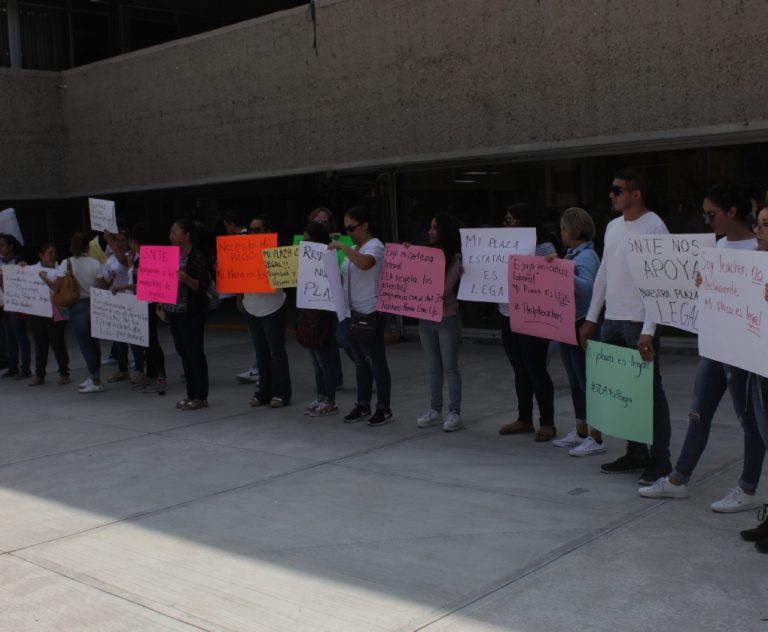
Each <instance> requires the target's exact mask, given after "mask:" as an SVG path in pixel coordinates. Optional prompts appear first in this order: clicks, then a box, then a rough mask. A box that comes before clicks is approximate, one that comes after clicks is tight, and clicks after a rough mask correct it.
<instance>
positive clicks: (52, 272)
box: [29, 261, 61, 282]
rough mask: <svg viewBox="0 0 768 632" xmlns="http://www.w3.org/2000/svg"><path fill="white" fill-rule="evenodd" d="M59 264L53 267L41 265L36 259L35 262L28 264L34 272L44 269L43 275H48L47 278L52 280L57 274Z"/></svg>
mask: <svg viewBox="0 0 768 632" xmlns="http://www.w3.org/2000/svg"><path fill="white" fill-rule="evenodd" d="M60 268H61V266H60V265H59V264H58V263H57V264H56V267H55V268H46V267H44V266H43V262H42V261H38V262H37V263H35V264H33V265H31V266H29V269H30V270H34V271H35V272H40V271H41V270H44V271H45V276H47V277H48V280H49V281H51V282H53V281H55V280H56V277H58V276H59V269H60Z"/></svg>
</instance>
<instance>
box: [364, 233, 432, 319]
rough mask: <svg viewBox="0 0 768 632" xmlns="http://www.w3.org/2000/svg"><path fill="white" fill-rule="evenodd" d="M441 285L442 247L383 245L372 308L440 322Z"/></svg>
mask: <svg viewBox="0 0 768 632" xmlns="http://www.w3.org/2000/svg"><path fill="white" fill-rule="evenodd" d="M444 285H445V255H444V254H443V251H442V250H440V249H439V248H426V247H424V246H401V245H400V244H385V250H384V261H383V263H382V266H381V278H380V280H379V296H378V300H377V303H376V310H377V311H380V312H387V313H389V314H398V315H400V316H410V317H412V318H422V319H424V320H433V321H436V322H440V321H441V320H442V319H443V290H444Z"/></svg>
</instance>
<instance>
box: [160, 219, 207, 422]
mask: <svg viewBox="0 0 768 632" xmlns="http://www.w3.org/2000/svg"><path fill="white" fill-rule="evenodd" d="M196 237H197V227H196V226H195V222H194V221H193V220H191V219H188V218H186V217H185V218H182V219H178V220H176V222H174V224H173V226H172V227H171V235H170V240H171V244H172V245H173V246H178V247H179V271H178V279H179V291H178V294H177V296H178V298H177V299H176V303H174V304H172V305H171V304H167V303H166V304H164V305H163V308H164V309H165V314H166V317H167V318H168V322H169V324H170V326H171V333H172V334H173V344H174V346H175V347H176V352H177V353H178V354H179V357H180V358H181V363H182V366H183V368H184V375H185V377H186V380H187V396H186V397H185V398H184V399H182V400H181V401H179V402H177V403H176V408H178V409H179V410H198V409H200V408H205V407H206V406H208V361H207V360H206V357H205V342H204V337H205V321H206V320H207V319H208V286H209V285H210V284H211V273H210V272H209V270H208V261H207V260H206V258H205V255H204V254H203V253H202V251H201V250H199V249H198V248H196V247H195V243H196V241H197V240H196Z"/></svg>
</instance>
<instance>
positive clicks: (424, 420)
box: [416, 408, 443, 428]
mask: <svg viewBox="0 0 768 632" xmlns="http://www.w3.org/2000/svg"><path fill="white" fill-rule="evenodd" d="M441 423H443V416H442V415H441V414H440V413H439V412H437V411H436V410H435V409H434V408H430V409H428V410H427V412H425V413H424V414H423V415H422V416H421V417H419V418H418V419H417V420H416V425H417V426H418V427H419V428H431V427H432V426H439V425H440V424H441Z"/></svg>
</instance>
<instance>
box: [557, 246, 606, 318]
mask: <svg viewBox="0 0 768 632" xmlns="http://www.w3.org/2000/svg"><path fill="white" fill-rule="evenodd" d="M565 258H566V259H572V260H573V262H574V263H575V264H576V269H575V270H574V274H573V284H574V291H575V294H576V320H580V319H582V318H584V317H585V316H586V315H587V312H588V311H589V302H590V301H591V300H592V286H593V285H594V284H595V277H596V276H597V269H598V268H599V267H600V257H598V256H597V253H596V252H595V248H594V244H593V243H592V242H591V241H585V242H583V243H581V244H579V245H578V246H576V247H575V248H568V252H566V253H565Z"/></svg>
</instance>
